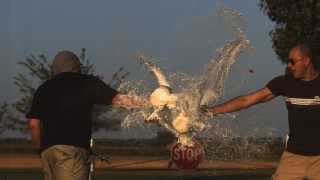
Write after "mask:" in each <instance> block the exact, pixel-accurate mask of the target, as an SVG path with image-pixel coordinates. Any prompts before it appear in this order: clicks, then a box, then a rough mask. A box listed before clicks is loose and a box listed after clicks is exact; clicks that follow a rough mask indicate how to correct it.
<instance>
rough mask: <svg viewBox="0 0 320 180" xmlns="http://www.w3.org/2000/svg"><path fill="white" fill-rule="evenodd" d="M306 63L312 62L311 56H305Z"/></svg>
mask: <svg viewBox="0 0 320 180" xmlns="http://www.w3.org/2000/svg"><path fill="white" fill-rule="evenodd" d="M304 63H305V64H306V65H310V63H312V62H311V59H310V57H308V56H307V57H305V62H304Z"/></svg>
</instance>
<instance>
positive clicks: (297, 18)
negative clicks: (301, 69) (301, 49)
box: [259, 0, 320, 67]
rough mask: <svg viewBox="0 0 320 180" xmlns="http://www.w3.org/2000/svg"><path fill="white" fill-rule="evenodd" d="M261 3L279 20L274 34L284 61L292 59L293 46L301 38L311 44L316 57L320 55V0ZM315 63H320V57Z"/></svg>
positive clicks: (266, 12) (266, 11)
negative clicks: (289, 55) (290, 55)
mask: <svg viewBox="0 0 320 180" xmlns="http://www.w3.org/2000/svg"><path fill="white" fill-rule="evenodd" d="M259 7H260V9H261V10H262V11H263V12H264V13H265V14H267V15H268V17H269V18H270V20H271V21H273V22H275V27H274V29H273V30H272V31H271V32H270V36H271V39H272V46H273V49H274V50H275V52H276V54H277V56H278V58H279V59H280V60H281V61H282V62H283V63H287V62H288V60H287V56H288V53H289V50H290V49H291V48H292V47H293V46H294V45H296V44H297V43H300V42H303V43H308V44H310V47H311V48H312V51H313V55H314V59H315V60H316V59H318V58H319V53H320V51H319V50H320V45H319V42H320V2H319V0H303V1H297V0H280V1H279V0H260V2H259ZM315 64H316V65H317V66H318V67H319V63H317V61H315Z"/></svg>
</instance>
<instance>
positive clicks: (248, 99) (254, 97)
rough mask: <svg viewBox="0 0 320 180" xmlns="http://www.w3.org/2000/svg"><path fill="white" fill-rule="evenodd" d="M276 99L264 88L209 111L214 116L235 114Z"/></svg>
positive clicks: (210, 108) (211, 108)
mask: <svg viewBox="0 0 320 180" xmlns="http://www.w3.org/2000/svg"><path fill="white" fill-rule="evenodd" d="M274 97H275V96H274V95H273V94H272V92H271V91H270V90H269V89H268V88H262V89H260V90H257V91H255V92H253V93H249V94H247V95H244V96H238V97H236V98H233V99H231V100H229V101H227V102H225V103H223V104H220V105H217V106H213V107H209V108H208V109H207V110H208V111H209V112H210V113H211V114H213V115H216V114H222V113H228V112H234V111H238V110H241V109H245V108H248V107H250V106H252V105H255V104H258V103H262V102H266V101H270V100H271V99H273V98H274Z"/></svg>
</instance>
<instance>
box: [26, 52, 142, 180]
mask: <svg viewBox="0 0 320 180" xmlns="http://www.w3.org/2000/svg"><path fill="white" fill-rule="evenodd" d="M52 68H53V71H54V77H53V78H52V79H50V80H48V81H46V82H45V83H43V84H42V85H41V86H40V87H39V88H38V89H37V91H36V93H35V94H34V97H33V102H32V106H31V109H30V111H29V113H28V114H27V115H26V117H27V118H28V119H29V127H30V129H31V138H32V142H33V144H34V145H35V146H36V147H37V148H39V149H40V154H41V160H42V165H43V171H44V177H45V179H46V180H87V179H88V176H89V163H88V162H89V161H88V158H89V148H90V147H89V146H90V138H91V116H92V111H93V106H94V105H95V104H104V105H113V106H121V107H125V108H135V107H141V106H143V105H146V104H148V103H147V101H145V100H144V99H140V98H138V97H133V96H128V95H125V94H120V93H119V92H118V91H116V90H114V89H112V88H111V87H110V86H108V85H107V84H105V83H104V82H103V81H102V80H100V79H99V78H97V77H94V76H91V75H85V74H81V73H80V69H81V64H80V61H79V58H78V57H77V56H76V55H75V54H74V53H72V52H70V51H61V52H59V53H58V54H57V55H56V56H55V58H54V60H53V63H52Z"/></svg>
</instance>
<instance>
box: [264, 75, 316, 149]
mask: <svg viewBox="0 0 320 180" xmlns="http://www.w3.org/2000/svg"><path fill="white" fill-rule="evenodd" d="M267 88H268V89H270V91H271V92H272V93H273V94H274V95H275V96H278V95H280V96H283V97H284V99H285V102H286V105H287V110H288V119H289V131H290V132H289V140H288V144H287V150H288V151H289V152H292V153H295V154H301V155H320V141H319V139H318V138H319V137H320V76H318V77H317V78H316V79H314V80H311V81H303V80H299V79H294V78H293V77H292V76H290V75H285V76H279V77H276V78H274V79H273V80H271V81H270V82H269V83H268V84H267Z"/></svg>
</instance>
